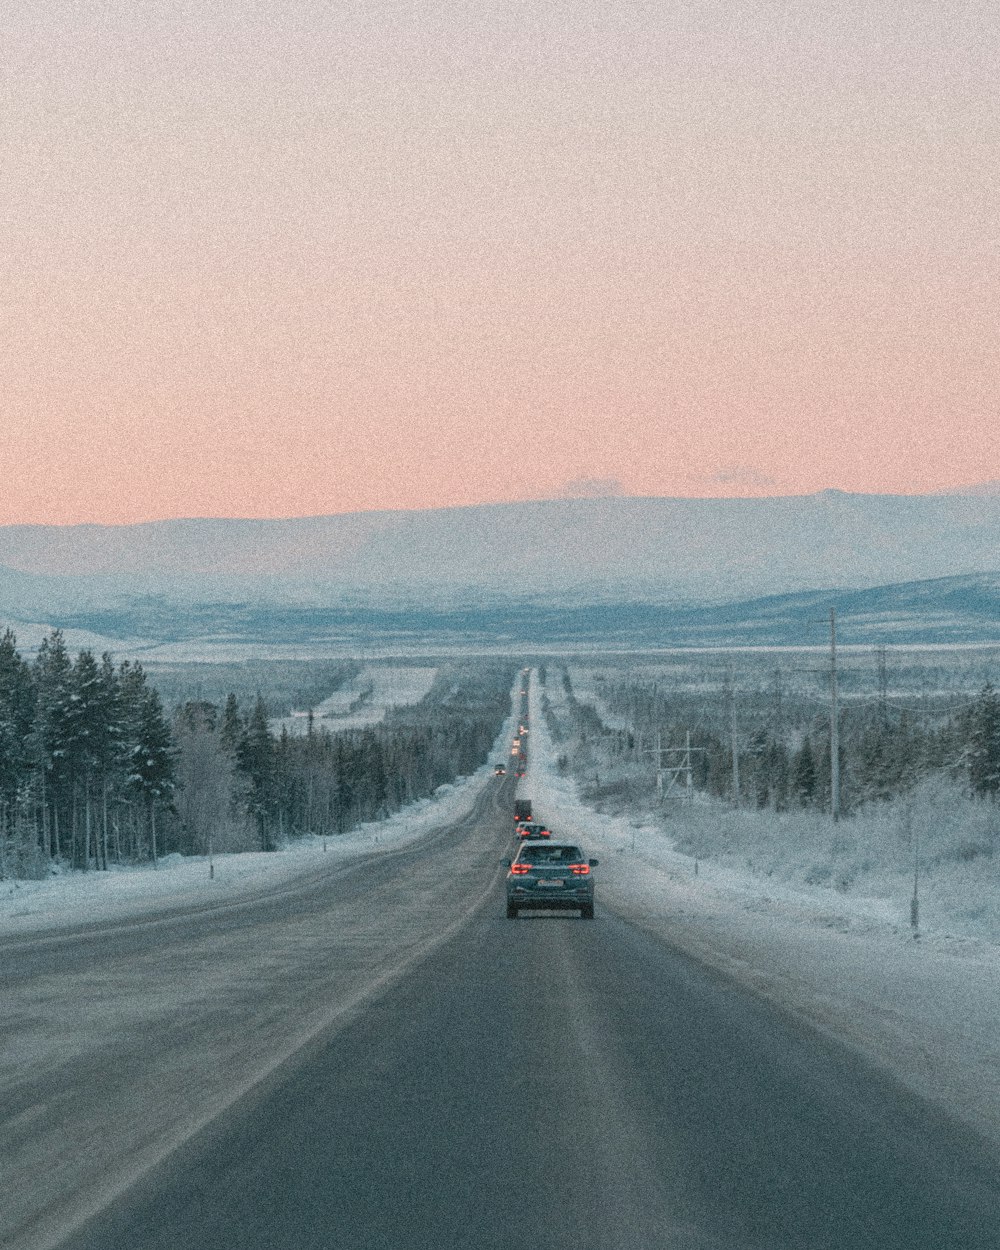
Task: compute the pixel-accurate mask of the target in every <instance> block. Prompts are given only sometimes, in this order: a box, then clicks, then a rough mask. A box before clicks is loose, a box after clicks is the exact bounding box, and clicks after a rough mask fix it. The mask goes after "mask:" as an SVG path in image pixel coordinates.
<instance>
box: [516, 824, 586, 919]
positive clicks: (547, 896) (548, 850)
mask: <svg viewBox="0 0 1000 1250" xmlns="http://www.w3.org/2000/svg"><path fill="white" fill-rule="evenodd" d="M504 862H505V863H509V864H510V871H509V872H508V873H507V919H508V920H515V919H516V918H517V914H518V912H520V911H523V910H525V909H528V908H546V909H549V908H558V909H560V910H577V911H579V913H580V915H581V916H582V917H583V918H584V919H585V920H593V918H594V878H593V875H592V874H591V871H590V870H591V868H596V867H597V860H596V859H585V858H584V854H583V851H581V850H580V848H579V847H578V846H575V845H573V844H572V843H570V842H541V843H540V842H526V843H524V844H523V845H522V846H521V848H520V849H519V850H518V852H517V855H516V857H515V858H514V860H513V861H510V860H505V861H504Z"/></svg>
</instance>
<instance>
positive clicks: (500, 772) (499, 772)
mask: <svg viewBox="0 0 1000 1250" xmlns="http://www.w3.org/2000/svg"><path fill="white" fill-rule="evenodd" d="M493 776H494V777H506V776H507V770H506V768H504V766H503V765H502V764H494V766H493Z"/></svg>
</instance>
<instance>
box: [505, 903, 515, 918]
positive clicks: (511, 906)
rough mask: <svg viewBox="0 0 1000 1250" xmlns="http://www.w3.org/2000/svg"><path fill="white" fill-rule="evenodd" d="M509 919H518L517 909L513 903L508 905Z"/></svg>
mask: <svg viewBox="0 0 1000 1250" xmlns="http://www.w3.org/2000/svg"><path fill="white" fill-rule="evenodd" d="M507 919H508V920H516V919H517V908H516V907H515V906H514V904H513V903H508V904H507Z"/></svg>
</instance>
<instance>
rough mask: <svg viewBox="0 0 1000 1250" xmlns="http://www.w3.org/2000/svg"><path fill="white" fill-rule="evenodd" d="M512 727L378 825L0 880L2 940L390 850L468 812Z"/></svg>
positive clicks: (264, 886) (221, 893)
mask: <svg viewBox="0 0 1000 1250" xmlns="http://www.w3.org/2000/svg"><path fill="white" fill-rule="evenodd" d="M515 730H516V722H515V721H514V718H513V716H511V717H509V718H508V720H507V721H506V722H505V723H504V726H503V728H502V729H501V731H500V733H499V734H498V736H497V739H496V742H495V744H494V747H493V749H492V751H491V753H490V758H489V761H488V762H487V763H485V764H483V765H482V766H481V767H480V768H479V769H477V770H476V772H475V773H473V774H472V775H471V776H469V777H463V778H460V779H459V780H458V781H457V782H455V783H454V784H453V785H448V786H440V787H439V788H438V790H437V792H436V793H435V794H434V795H433V797H431V798H429V799H420V800H419V801H418V802H416V803H412V804H410V806H408V807H406V808H404V809H403V810H402V811H400V812H398V813H397V814H396V815H395V816H392V817H390V818H389V819H388V820H381V821H373V822H371V823H369V824H366V825H361V826H360V827H359V828H357V829H354V830H352V831H350V832H349V833H344V834H340V835H338V836H337V837H330V838H327V839H323V838H320V837H315V838H303V839H299V840H296V841H295V842H294V843H292V844H291V845H290V846H288V847H287V848H285V849H284V850H282V851H279V852H272V853H270V854H268V853H265V852H263V851H256V852H253V851H251V852H244V853H242V854H233V855H216V856H215V858H214V862H213V864H211V865H210V863H209V861H208V859H204V858H200V857H198V858H191V857H187V856H180V855H172V856H169V857H168V858H166V859H161V860H160V861H159V868H157V869H155V870H154V869H153V868H152V867H150V866H148V865H144V866H141V867H136V868H121V869H115V868H112V869H111V871H109V872H90V873H81V872H72V873H66V874H65V875H63V876H57V877H48V878H46V879H45V880H44V881H0V935H14V934H22V933H30V932H35V931H39V930H45V929H56V928H66V927H74V926H77V925H89V924H102V923H114V922H115V921H120V920H123V919H126V918H128V917H131V916H138V915H146V916H148V915H150V914H152V913H156V912H168V911H172V910H174V909H176V908H182V907H183V908H186V907H197V906H199V905H200V904H202V903H204V904H205V905H206V906H208V905H210V904H211V905H214V904H216V903H218V902H219V901H220V900H228V899H234V900H235V899H238V898H239V897H241V896H245V895H247V894H258V893H264V892H266V891H268V890H272V889H275V888H277V887H279V886H280V885H281V884H282V882H284V881H287V880H288V879H289V878H291V877H294V876H297V875H299V874H301V873H303V872H309V871H310V870H311V869H312V868H314V867H316V865H317V864H318V863H324V864H325V863H329V862H330V860H331V859H332V858H338V859H343V860H348V859H353V858H356V857H357V856H359V855H370V854H371V853H373V852H379V851H391V850H393V849H395V848H397V847H400V846H403V845H405V844H406V843H408V842H413V841H415V840H416V839H418V838H420V837H422V836H423V835H424V834H426V833H428V832H429V831H430V830H432V829H436V828H437V827H438V826H439V825H442V824H447V823H448V822H449V821H453V820H455V819H457V818H458V817H459V816H460V815H461V814H462V812H463V811H466V810H468V808H470V807H471V806H472V804H473V802H474V801H475V798H476V795H477V794H478V793H479V791H480V790H481V789H482V788H483V786H484V785H486V783H487V782H488V781H489V780H490V778H491V777H492V776H493V759H494V757H495V758H498V759H499V758H502V754H503V753H504V752H505V751H506V749H507V744H508V743H509V742H510V739H511V737H512V736H513V734H514V732H515ZM213 868H214V873H213V872H212V869H213Z"/></svg>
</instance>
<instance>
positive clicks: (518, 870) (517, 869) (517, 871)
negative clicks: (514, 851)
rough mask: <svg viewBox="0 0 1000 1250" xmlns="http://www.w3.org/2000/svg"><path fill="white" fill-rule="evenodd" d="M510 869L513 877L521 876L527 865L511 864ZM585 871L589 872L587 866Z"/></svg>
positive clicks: (526, 871)
mask: <svg viewBox="0 0 1000 1250" xmlns="http://www.w3.org/2000/svg"><path fill="white" fill-rule="evenodd" d="M510 870H511V872H512V873H513V874H514V876H515V877H523V876H526V875H527V873H528V865H527V864H511V866H510ZM587 871H588V872H589V871H590V869H589V868H588V870H587Z"/></svg>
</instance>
